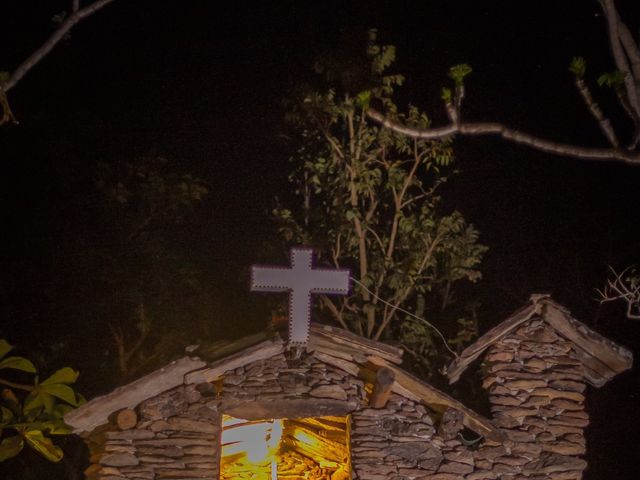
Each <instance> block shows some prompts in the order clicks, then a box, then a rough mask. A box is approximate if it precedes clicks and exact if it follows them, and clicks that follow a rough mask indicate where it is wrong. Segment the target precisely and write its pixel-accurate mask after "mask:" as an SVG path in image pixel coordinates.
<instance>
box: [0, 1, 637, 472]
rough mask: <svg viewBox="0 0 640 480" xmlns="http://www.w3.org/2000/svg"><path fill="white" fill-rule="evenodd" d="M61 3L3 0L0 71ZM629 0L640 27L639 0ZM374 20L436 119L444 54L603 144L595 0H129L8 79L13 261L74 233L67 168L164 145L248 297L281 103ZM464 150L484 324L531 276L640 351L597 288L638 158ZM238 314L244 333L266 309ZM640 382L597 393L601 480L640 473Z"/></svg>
mask: <svg viewBox="0 0 640 480" xmlns="http://www.w3.org/2000/svg"><path fill="white" fill-rule="evenodd" d="M67 3H68V2H54V1H50V2H24V1H18V0H5V1H4V2H2V5H1V6H0V17H2V18H3V19H4V22H3V28H2V29H0V70H2V69H7V70H11V69H12V68H14V67H15V65H16V64H17V63H19V62H20V61H21V60H22V59H24V58H25V57H26V55H28V54H29V53H30V52H31V51H33V49H34V48H36V47H37V46H38V45H39V44H40V43H41V42H43V41H44V39H45V38H46V37H47V36H48V34H49V33H50V32H51V28H52V27H51V23H50V18H51V17H52V15H53V14H55V13H56V12H58V11H60V10H62V8H64V7H66V5H67ZM617 4H618V5H619V8H620V10H621V14H622V17H623V18H624V19H626V20H627V23H628V25H629V26H630V27H631V29H632V31H633V32H635V33H636V35H640V8H638V4H637V2H635V1H633V0H626V1H619V2H617ZM7 19H10V21H8V20H7ZM369 27H376V28H378V29H379V31H380V40H381V41H382V42H383V43H391V44H395V45H396V46H397V47H398V64H397V67H396V70H397V71H399V72H402V73H404V74H405V75H406V76H407V78H408V81H407V85H406V87H405V88H404V89H403V92H404V93H403V94H402V97H401V98H402V100H403V101H404V102H408V101H411V102H413V103H415V104H417V105H418V106H420V107H421V108H423V109H424V110H426V111H427V112H428V113H429V114H430V115H431V116H432V118H433V119H434V122H435V123H436V124H438V123H442V122H444V115H443V108H442V105H441V102H440V101H439V92H440V88H441V87H442V86H443V85H444V84H445V82H446V80H447V79H446V71H447V69H448V67H449V66H451V65H454V64H457V63H462V62H466V63H469V64H471V66H472V67H473V69H474V72H473V74H472V75H471V76H470V77H469V80H468V83H467V90H468V94H467V99H466V102H465V106H464V109H463V114H464V115H465V116H466V118H468V119H474V120H494V121H502V122H505V123H508V124H509V125H511V126H513V127H516V128H520V129H523V130H525V131H529V132H531V133H536V134H539V135H544V136H548V137H550V138H553V139H556V140H559V141H566V142H573V143H579V144H584V145H593V146H605V145H604V142H603V139H602V138H601V135H600V133H599V131H598V130H597V128H596V126H595V123H594V122H593V121H592V119H591V118H590V117H589V115H588V112H587V111H586V108H585V107H584V105H583V104H582V103H581V102H580V99H579V96H578V94H577V92H576V91H575V88H574V86H573V84H572V78H571V75H570V74H569V72H568V71H567V67H568V64H569V61H570V59H571V57H573V56H576V55H582V56H584V57H585V58H586V59H587V61H588V66H589V68H590V72H592V73H591V76H590V79H591V80H594V78H595V76H596V75H597V74H599V73H600V72H602V71H607V70H611V68H612V67H611V61H610V58H609V52H608V46H607V43H606V41H605V38H606V37H605V35H606V32H605V29H604V19H603V17H602V16H601V15H599V7H598V4H597V2H596V1H595V0H593V1H585V0H581V1H577V0H576V1H563V0H555V1H549V0H539V1H537V2H513V1H485V2H478V1H462V0H459V1H454V0H449V1H444V0H437V1H429V2H426V1H421V2H401V1H380V2H362V1H349V2H345V1H342V2H338V1H323V2H303V1H293V0H289V1H282V2H248V1H241V0H239V1H236V2H227V3H224V4H218V2H210V1H205V0H199V1H175V0H174V1H158V0H156V1H150V0H139V1H124V0H116V1H115V2H114V3H113V4H112V5H110V6H109V7H107V8H105V10H104V11H101V12H99V13H98V14H96V15H95V16H93V17H91V18H89V19H87V20H86V21H85V22H83V23H81V24H80V25H78V26H77V28H76V29H74V30H73V31H72V34H71V37H70V38H69V39H68V40H67V41H65V42H63V43H62V44H60V45H59V46H58V47H57V48H56V49H55V50H54V51H53V52H52V53H51V54H50V55H49V56H48V57H46V58H45V60H44V61H43V62H42V63H41V64H39V65H38V66H37V67H35V68H34V70H33V71H32V72H30V73H29V74H28V75H27V77H25V78H24V79H23V81H22V82H20V84H18V86H17V87H16V88H14V90H13V91H11V92H10V100H11V104H12V107H13V110H14V113H15V114H16V116H17V117H18V119H19V120H20V125H19V126H11V127H3V128H2V129H0V158H1V159H2V167H3V174H2V183H1V184H0V185H1V186H2V190H1V192H2V197H0V199H1V201H2V215H3V227H4V234H3V236H4V243H5V247H4V248H3V258H5V260H6V261H7V262H9V263H10V264H11V265H12V268H19V267H16V265H18V266H19V265H20V262H19V261H18V260H16V259H17V258H22V257H33V256H34V255H35V256H37V255H38V252H34V251H33V249H34V248H35V249H37V248H39V247H38V246H39V245H42V242H39V241H38V239H39V238H48V237H49V236H55V235H62V236H64V226H61V225H59V224H58V225H52V224H51V222H50V221H48V219H47V215H48V212H50V211H51V210H52V209H53V210H56V212H58V215H59V214H60V212H64V211H65V209H66V208H68V205H70V204H72V203H74V202H77V201H78V199H77V198H76V197H74V195H75V194H74V193H73V192H77V191H78V188H77V187H78V186H77V185H75V184H74V182H82V181H83V180H82V179H84V178H85V171H86V169H87V168H88V164H90V163H92V162H95V161H106V162H110V161H115V160H123V159H127V158H134V157H137V156H141V155H162V156H165V157H167V158H170V159H172V161H175V162H176V163H179V164H180V165H184V167H185V169H186V170H188V171H191V172H193V173H194V174H196V175H198V176H200V177H202V178H204V179H206V181H207V182H208V183H209V185H210V195H209V198H208V199H207V201H206V202H205V204H204V205H203V207H202V208H201V209H199V210H198V212H197V215H196V218H195V219H194V220H192V221H191V222H189V223H188V224H186V225H185V227H184V236H183V237H181V239H180V242H181V245H182V247H183V248H184V249H185V251H189V252H190V253H191V254H192V255H193V258H195V260H196V261H197V262H198V263H199V265H200V266H201V267H202V268H203V269H204V270H205V271H207V272H208V274H209V276H210V278H211V279H212V288H216V289H217V290H218V291H219V292H220V294H221V295H222V296H223V297H225V296H228V297H230V298H231V297H233V298H237V297H238V296H242V295H243V294H244V293H242V292H244V290H243V289H244V288H245V284H244V283H243V281H242V272H243V271H245V269H246V267H247V265H249V264H250V263H251V262H252V261H254V260H255V257H256V255H257V254H256V252H257V251H259V249H260V245H261V242H262V241H263V239H264V237H265V236H266V235H267V234H266V232H267V231H268V229H269V228H270V227H269V223H268V220H267V219H266V216H265V211H266V210H267V208H268V207H269V205H271V202H272V198H273V196H274V195H277V194H278V193H279V192H282V191H284V190H286V188H287V183H286V175H287V168H288V167H287V155H288V152H287V151H286V149H285V148H284V146H283V143H282V142H281V141H280V140H279V133H280V125H281V120H282V116H283V113H284V112H283V110H282V107H281V105H282V100H283V99H285V98H286V97H287V96H288V95H290V94H291V92H292V89H293V87H294V86H295V85H296V84H297V83H299V82H301V81H307V80H309V79H311V77H312V73H311V69H310V67H311V64H312V61H313V59H314V57H315V56H316V55H317V54H319V53H321V52H323V51H325V50H326V49H328V48H336V47H338V46H339V41H340V39H341V38H342V33H343V32H345V31H351V30H354V29H361V30H362V29H367V28H369ZM594 88H596V95H597V98H598V100H600V101H601V102H602V104H603V106H604V107H605V109H607V111H608V112H611V116H612V117H613V118H618V119H619V118H622V114H621V112H620V111H619V110H616V108H617V107H616V106H615V105H614V104H612V103H611V102H609V101H608V100H607V96H606V92H602V91H601V90H597V87H594ZM456 158H457V160H456V162H457V166H458V168H459V169H460V174H459V175H458V176H457V178H455V180H454V181H453V182H452V184H451V186H450V190H449V191H448V192H447V199H446V201H447V204H449V205H451V207H452V208H457V209H459V210H461V211H462V212H463V213H464V215H465V217H466V218H467V219H468V220H469V221H471V222H473V223H474V224H475V225H476V226H477V227H478V228H479V230H480V231H481V232H482V242H483V243H485V244H486V245H488V246H489V247H490V251H489V253H488V255H487V257H486V261H485V262H484V267H483V273H484V280H483V282H482V284H481V285H480V286H479V287H478V288H479V290H478V291H479V292H480V294H481V297H482V302H483V305H484V307H483V317H482V319H481V321H482V327H483V328H488V327H489V326H491V325H494V324H495V323H497V322H498V321H499V320H500V319H501V318H504V317H505V316H506V315H507V314H508V313H510V311H512V310H514V309H516V308H518V307H519V306H520V305H521V304H522V303H523V302H524V301H526V299H527V298H528V295H529V294H530V293H532V292H551V293H552V294H553V295H554V297H555V298H556V299H557V300H558V301H560V302H561V303H563V304H565V305H566V306H567V307H568V308H570V309H571V310H572V311H573V312H574V313H575V314H576V315H577V316H578V317H579V318H581V319H583V320H584V321H585V322H586V323H589V324H594V322H596V321H597V328H598V329H599V330H600V331H601V332H603V333H604V334H606V335H609V336H610V337H611V338H613V339H614V340H616V341H619V342H621V343H623V344H626V345H629V346H630V347H632V348H633V350H634V352H635V354H636V356H637V355H638V354H640V323H635V324H634V323H633V322H631V321H628V320H625V319H624V318H623V315H622V313H623V312H622V311H621V310H619V309H616V308H615V307H612V308H609V309H599V308H598V306H597V303H596V302H594V301H592V299H593V298H594V296H595V294H594V288H596V287H599V286H600V285H601V284H602V282H603V279H604V278H605V275H606V266H607V264H611V265H613V266H616V267H618V268H620V267H622V266H625V265H628V264H631V263H634V262H635V263H637V262H638V260H639V259H638V252H640V240H639V239H640V222H639V221H638V213H639V212H640V208H639V207H640V201H639V197H638V186H639V185H640V167H638V168H632V167H629V166H623V165H618V164H614V163H607V164H598V163H595V162H585V161H577V160H571V159H565V158H560V157H553V156H549V155H543V154H540V153H536V152H531V151H529V150H526V149H524V148H520V147H517V146H514V145H509V144H506V143H504V142H500V141H498V140H494V139H460V140H458V141H457V142H456ZM87 159H90V161H87ZM61 178H64V179H66V180H65V181H66V182H69V184H64V183H61V182H60V181H59V179H61ZM80 190H81V188H80ZM57 218H58V217H57ZM90 225H91V219H87V229H90V228H91V226H90ZM56 229H57V230H56ZM54 230H56V232H54ZM58 230H59V231H58ZM5 281H6V282H10V281H11V277H10V275H9V274H8V273H7V274H5ZM79 281H81V279H79ZM12 291H13V290H12ZM3 295H5V296H6V293H5V294H3ZM242 298H244V297H242ZM3 321H4V322H11V321H14V322H16V324H15V325H12V326H8V325H3V330H5V329H6V331H9V332H11V330H12V328H13V329H14V330H15V331H18V332H21V333H20V334H19V335H18V336H19V337H20V338H24V337H25V331H40V332H42V331H43V329H44V330H46V327H47V324H46V321H47V320H46V319H45V318H43V317H39V316H36V317H34V318H21V319H19V320H18V319H15V318H14V319H10V318H7V316H6V315H4V316H3ZM239 328H240V330H243V329H244V330H246V331H247V332H244V333H248V332H249V331H250V330H251V329H252V328H255V325H251V324H249V323H246V324H242V322H241V323H240V327H239ZM234 333H237V334H240V333H243V332H241V331H237V332H234ZM639 385H640V377H639V375H638V373H637V369H636V371H635V372H632V373H629V374H625V375H624V376H623V377H622V378H621V379H619V380H617V381H615V382H613V383H612V384H611V385H608V386H606V387H604V389H603V390H602V391H599V392H594V397H593V398H594V399H593V400H592V403H591V408H592V412H593V414H594V422H593V423H594V427H593V429H592V433H591V437H590V439H591V442H592V446H593V447H594V448H592V453H591V455H593V458H594V459H597V461H593V460H592V466H591V473H590V476H589V478H592V479H595V478H602V475H604V474H607V475H609V476H610V477H611V478H614V477H615V478H620V479H624V478H628V479H631V478H635V477H632V476H630V475H631V474H630V473H629V471H630V470H629V469H628V468H627V467H626V466H630V465H632V463H633V462H634V461H635V459H636V458H637V455H638V454H640V447H638V445H639V442H638V441H637V440H635V438H636V437H637V431H638V429H639V428H640V421H639V420H638V415H636V413H635V408H636V407H637V405H638V399H639V398H640V386H639ZM629 420H631V421H629Z"/></svg>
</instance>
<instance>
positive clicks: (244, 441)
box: [222, 417, 282, 464]
mask: <svg viewBox="0 0 640 480" xmlns="http://www.w3.org/2000/svg"><path fill="white" fill-rule="evenodd" d="M243 422H244V423H243ZM223 426H224V429H225V430H224V437H223V441H224V443H223V444H222V456H223V457H226V456H229V455H235V454H238V453H243V454H245V455H246V456H247V458H248V460H249V461H250V462H251V463H256V464H260V463H262V464H264V463H266V462H267V460H268V457H269V456H273V455H275V454H276V453H277V451H278V449H279V448H280V440H281V439H282V420H279V419H278V420H272V421H263V422H255V423H249V424H247V423H246V422H245V421H243V420H238V419H231V417H228V418H225V419H224V421H223Z"/></svg>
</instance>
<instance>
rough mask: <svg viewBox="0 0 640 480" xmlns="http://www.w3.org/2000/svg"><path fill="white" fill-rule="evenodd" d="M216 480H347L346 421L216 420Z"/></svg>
mask: <svg viewBox="0 0 640 480" xmlns="http://www.w3.org/2000/svg"><path fill="white" fill-rule="evenodd" d="M221 446H222V448H221V454H220V480H232V479H233V480H240V479H255V480H275V479H278V478H300V479H305V480H347V479H349V478H351V463H350V454H349V417H346V416H345V417H313V418H294V419H288V418H277V419H270V420H242V419H239V418H234V417H231V416H229V415H223V417H222V439H221Z"/></svg>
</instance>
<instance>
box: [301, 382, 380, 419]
mask: <svg viewBox="0 0 640 480" xmlns="http://www.w3.org/2000/svg"><path fill="white" fill-rule="evenodd" d="M309 395H311V396H312V397H318V398H333V399H335V400H347V392H345V391H344V390H343V389H342V388H340V387H339V386H337V385H321V386H319V387H316V388H314V389H312V390H311V391H310V392H309ZM378 415H379V414H378Z"/></svg>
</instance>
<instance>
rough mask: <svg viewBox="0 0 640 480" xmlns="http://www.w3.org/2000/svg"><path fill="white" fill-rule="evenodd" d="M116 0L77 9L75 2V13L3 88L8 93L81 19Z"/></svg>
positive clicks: (103, 0) (20, 67) (13, 73)
mask: <svg viewBox="0 0 640 480" xmlns="http://www.w3.org/2000/svg"><path fill="white" fill-rule="evenodd" d="M113 1H114V0H97V1H95V2H93V3H92V4H90V5H87V6H86V7H83V8H80V9H76V7H77V6H78V5H79V4H78V3H75V2H74V4H73V7H72V9H73V13H72V14H71V15H69V17H67V19H66V20H65V21H64V22H62V24H61V25H60V27H58V29H57V30H56V31H55V32H53V34H52V35H51V36H50V37H49V38H48V39H47V41H46V42H44V43H43V44H42V46H41V47H40V48H38V49H37V50H36V51H35V52H33V53H32V54H31V55H30V56H29V57H28V58H27V59H26V60H25V61H24V62H22V63H21V64H20V65H18V67H17V68H16V69H15V70H14V71H13V72H12V73H11V76H10V77H9V79H8V80H7V81H6V82H5V83H4V85H2V89H3V90H4V92H5V93H8V92H9V90H11V89H12V88H13V87H15V86H16V84H17V83H18V82H19V81H20V80H22V77H24V76H25V75H26V74H27V72H29V70H31V69H32V68H33V67H34V66H35V65H37V64H38V63H39V62H40V61H41V60H42V59H43V58H44V57H45V56H46V55H47V54H48V53H49V52H50V51H51V50H52V49H53V47H55V46H56V45H57V44H58V43H59V42H60V40H62V39H63V38H64V36H65V35H66V34H67V33H68V32H69V30H71V29H72V28H73V26H74V25H75V24H76V23H78V22H80V21H81V20H83V19H85V18H87V17H88V16H90V15H93V14H94V13H95V12H97V11H98V10H100V9H101V8H103V7H105V6H107V5H108V4H110V3H111V2H113Z"/></svg>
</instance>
